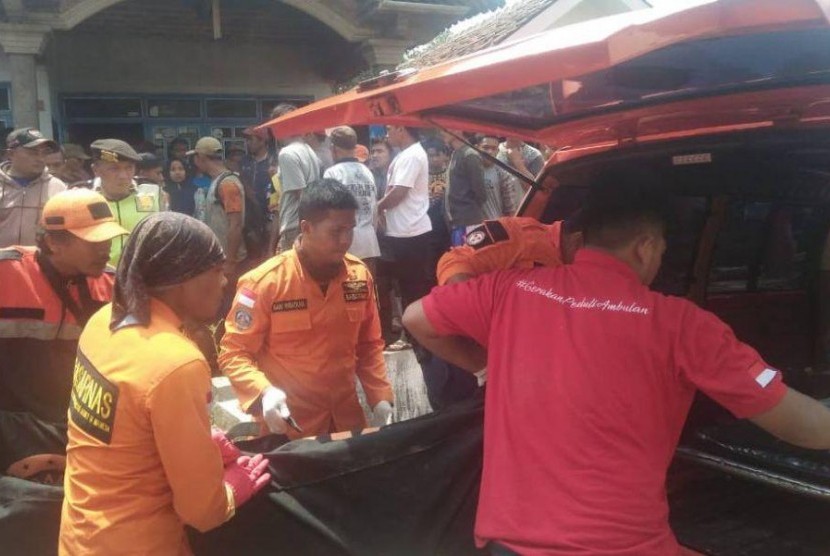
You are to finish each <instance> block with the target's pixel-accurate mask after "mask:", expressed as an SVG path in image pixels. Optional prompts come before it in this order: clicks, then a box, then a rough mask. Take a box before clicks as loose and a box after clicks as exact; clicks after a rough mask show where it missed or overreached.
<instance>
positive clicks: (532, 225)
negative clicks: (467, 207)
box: [436, 216, 562, 285]
mask: <svg viewBox="0 0 830 556" xmlns="http://www.w3.org/2000/svg"><path fill="white" fill-rule="evenodd" d="M561 230H562V222H561V221H558V222H554V223H553V224H542V223H541V222H539V221H538V220H536V219H534V218H527V217H521V216H507V217H504V218H499V219H498V220H487V221H485V222H484V223H482V224H481V225H480V226H478V227H476V228H474V229H472V230H470V231H469V232H468V233H467V244H466V245H462V246H461V247H456V248H454V249H452V250H451V251H449V252H448V253H444V255H443V256H442V257H441V260H440V261H438V268H437V270H436V273H437V275H438V284H439V285H444V284H446V283H447V280H449V279H450V278H452V277H453V276H455V275H456V274H470V275H472V276H478V275H479V274H484V273H485V272H492V271H494V270H506V269H510V268H533V267H534V266H559V265H560V264H562V247H561Z"/></svg>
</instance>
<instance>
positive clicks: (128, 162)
mask: <svg viewBox="0 0 830 556" xmlns="http://www.w3.org/2000/svg"><path fill="white" fill-rule="evenodd" d="M90 149H91V150H92V171H93V173H94V174H95V178H94V179H92V180H89V181H85V182H79V183H75V184H72V187H73V188H77V187H86V188H89V189H92V190H94V191H98V192H100V193H101V194H102V195H103V196H104V197H106V199H107V202H108V203H109V205H110V208H111V209H112V213H113V214H114V215H115V219H116V220H117V221H118V223H119V224H120V225H121V226H123V227H124V228H125V229H126V230H127V231H128V232H131V231H132V230H133V228H135V227H136V225H137V224H138V223H139V222H141V221H142V220H143V219H144V218H146V217H147V216H149V215H151V214H153V213H156V212H159V211H160V210H161V207H162V193H161V188H160V187H159V186H158V185H157V184H154V183H141V184H139V183H136V181H135V179H134V177H133V176H135V173H136V164H137V163H138V162H140V161H141V156H139V154H138V153H137V152H135V149H133V148H132V147H131V146H130V145H128V144H127V143H125V142H124V141H121V140H120V139H98V140H97V141H95V142H94V143H92V144H91V145H90ZM126 241H127V240H126V237H120V238H117V239H116V240H115V241H113V242H112V250H111V251H110V264H111V265H112V266H117V265H118V260H119V259H120V258H121V252H122V251H123V249H124V244H125V243H126Z"/></svg>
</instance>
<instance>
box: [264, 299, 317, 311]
mask: <svg viewBox="0 0 830 556" xmlns="http://www.w3.org/2000/svg"><path fill="white" fill-rule="evenodd" d="M304 309H308V299H286V300H285V301H274V303H272V304H271V312H272V313H283V312H286V311H302V310H304Z"/></svg>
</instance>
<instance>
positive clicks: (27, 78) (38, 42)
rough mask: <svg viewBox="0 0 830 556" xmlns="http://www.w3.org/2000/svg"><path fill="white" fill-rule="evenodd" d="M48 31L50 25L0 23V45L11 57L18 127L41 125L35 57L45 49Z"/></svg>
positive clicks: (15, 116)
mask: <svg viewBox="0 0 830 556" xmlns="http://www.w3.org/2000/svg"><path fill="white" fill-rule="evenodd" d="M48 32H49V29H48V27H44V26H40V25H28V24H18V23H4V24H0V46H2V47H3V50H4V51H5V52H6V54H7V55H8V57H9V70H10V74H11V81H12V87H11V88H12V90H11V93H12V94H11V97H12V98H11V101H12V119H13V120H14V126H15V127H27V126H31V127H38V126H39V125H40V122H39V118H38V90H37V68H36V66H37V59H36V58H37V56H39V55H40V54H41V53H42V52H43V47H44V46H45V44H46V35H47V33H48ZM47 131H49V130H47Z"/></svg>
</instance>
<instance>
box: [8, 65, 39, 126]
mask: <svg viewBox="0 0 830 556" xmlns="http://www.w3.org/2000/svg"><path fill="white" fill-rule="evenodd" d="M9 69H11V76H12V99H11V100H12V120H13V121H14V127H38V126H39V125H40V122H39V121H38V116H37V74H36V71H35V57H34V56H33V55H31V54H9Z"/></svg>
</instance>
